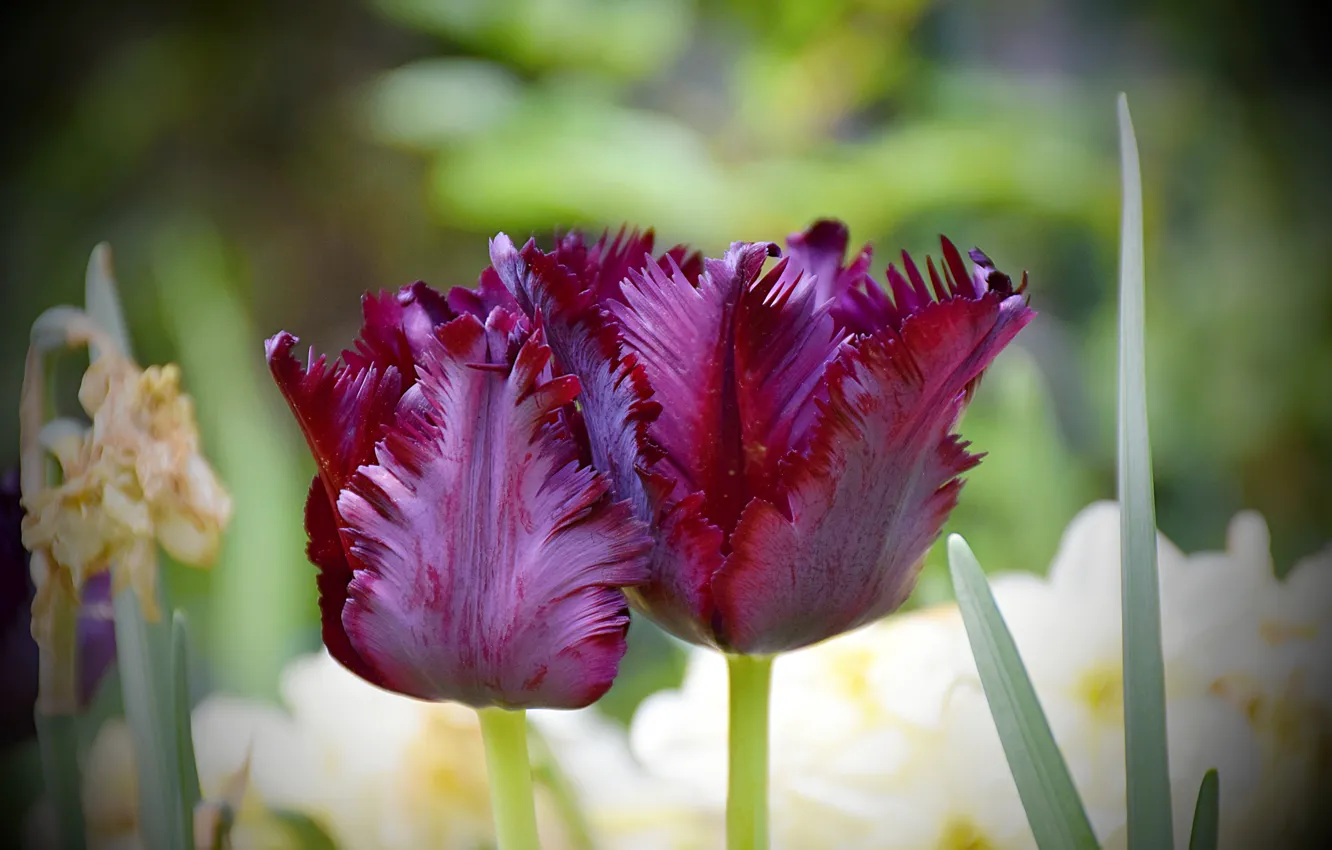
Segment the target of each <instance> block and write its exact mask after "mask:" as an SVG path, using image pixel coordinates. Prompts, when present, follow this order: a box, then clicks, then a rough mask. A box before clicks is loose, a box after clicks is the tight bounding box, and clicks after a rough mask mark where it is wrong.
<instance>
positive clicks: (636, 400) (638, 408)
mask: <svg viewBox="0 0 1332 850" xmlns="http://www.w3.org/2000/svg"><path fill="white" fill-rule="evenodd" d="M575 235H576V234H570V235H569V236H566V237H565V239H564V240H563V241H562V242H561V248H560V249H559V250H557V251H556V253H555V254H543V253H542V252H541V251H540V250H539V249H538V248H537V247H536V244H535V243H534V242H529V243H528V244H527V245H526V246H524V248H523V250H522V252H521V253H519V252H518V251H517V250H515V249H514V246H513V242H512V241H510V240H509V238H508V237H507V236H505V235H504V234H502V233H501V234H499V235H498V236H496V237H495V239H494V240H493V241H492V242H491V249H490V256H491V263H492V267H493V268H494V270H495V271H496V273H497V274H498V276H499V278H500V279H501V280H502V281H503V282H504V285H505V286H506V287H508V289H509V291H510V292H512V293H513V295H514V297H515V298H517V299H518V302H519V303H520V304H523V305H524V309H526V310H528V311H531V312H532V313H533V314H534V315H535V316H536V317H538V320H539V324H540V327H541V328H542V331H543V333H544V334H545V339H546V343H547V345H549V347H550V349H551V351H552V352H553V354H554V356H555V361H556V362H557V363H558V364H559V367H560V369H561V370H562V371H563V373H564V374H568V375H573V376H575V377H577V378H578V380H579V382H580V384H581V385H582V392H581V393H580V394H579V397H578V406H579V410H578V412H577V419H578V421H580V422H581V423H582V425H583V427H584V428H585V429H586V433H587V443H588V444H587V449H588V453H589V457H588V460H589V462H590V463H591V464H592V466H593V467H594V468H595V469H597V470H599V471H600V472H601V473H602V474H603V475H605V476H606V477H607V478H608V479H609V480H610V484H611V492H612V493H613V494H614V496H615V498H616V499H620V500H625V501H628V502H629V503H630V505H631V506H632V508H633V510H634V513H635V515H636V516H638V517H639V518H640V519H643V520H645V521H647V520H649V519H650V517H651V508H650V507H649V505H648V500H647V495H646V493H645V492H644V489H643V482H642V480H641V478H640V475H639V469H640V467H642V466H644V465H646V464H650V463H651V462H652V461H654V460H655V459H656V456H657V455H656V452H655V450H654V447H653V446H652V445H651V443H650V441H649V440H648V436H647V428H648V423H649V422H651V421H652V420H653V419H655V418H656V416H657V414H658V412H659V410H660V407H659V405H657V404H656V403H654V402H653V401H652V400H651V396H652V391H651V389H650V388H649V387H648V384H647V378H646V375H645V374H644V371H643V367H642V366H641V365H639V363H638V360H637V358H635V357H634V356H632V355H629V354H626V353H625V352H623V351H622V348H621V345H620V334H619V329H618V327H617V326H616V324H615V321H614V319H613V318H612V317H611V316H610V315H609V314H608V313H606V312H605V311H604V310H602V309H601V308H600V307H599V306H598V305H597V302H596V299H595V297H594V296H595V293H596V287H597V286H602V285H604V284H605V281H604V280H603V281H601V282H600V283H599V282H598V280H597V278H596V274H594V272H595V270H596V269H598V268H600V267H599V266H597V265H596V261H597V257H596V251H599V250H601V248H600V247H599V246H600V245H601V243H598V246H595V247H594V251H593V257H592V259H588V256H587V253H586V252H585V251H583V249H581V247H580V246H581V242H580V241H577V240H576V239H575V238H574V236H575ZM650 236H651V232H650V231H649V234H648V235H647V236H646V237H644V238H637V237H636V238H635V239H634V240H632V241H635V242H637V243H638V244H645V245H646V246H647V247H648V248H650V247H651V238H650ZM603 241H604V240H603ZM561 252H563V255H564V257H565V259H567V260H568V261H569V262H572V263H575V267H574V268H570V267H569V266H566V265H564V264H562V263H561V262H560V254H561ZM641 256H643V257H646V254H644V255H641ZM580 271H581V272H582V276H580V274H579V272H580ZM575 430H578V429H575Z"/></svg>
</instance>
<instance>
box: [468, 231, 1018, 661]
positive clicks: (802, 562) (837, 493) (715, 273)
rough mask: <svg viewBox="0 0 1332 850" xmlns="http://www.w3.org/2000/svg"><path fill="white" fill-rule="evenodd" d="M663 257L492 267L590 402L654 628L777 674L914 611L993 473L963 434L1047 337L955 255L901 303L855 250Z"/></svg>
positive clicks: (902, 294)
mask: <svg viewBox="0 0 1332 850" xmlns="http://www.w3.org/2000/svg"><path fill="white" fill-rule="evenodd" d="M788 246H789V255H788V256H787V257H786V258H784V259H781V260H780V261H778V262H776V263H775V264H773V265H772V266H771V267H770V268H768V269H767V271H766V273H765V271H764V269H765V266H766V265H767V264H768V260H769V258H771V257H777V256H779V255H780V250H779V248H778V246H776V245H775V244H771V243H745V242H736V243H733V244H732V245H731V247H730V249H729V250H728V251H727V252H726V254H725V255H724V256H723V257H722V258H720V259H709V260H706V261H703V262H699V260H698V259H697V257H696V256H691V255H688V254H687V252H686V251H685V250H684V249H681V248H676V249H673V250H671V251H669V252H667V253H666V254H664V255H662V256H660V257H656V258H654V257H653V256H652V254H651V248H652V242H651V235H650V233H649V234H648V235H647V236H645V237H639V236H637V235H631V236H629V237H628V239H627V240H626V239H624V238H623V237H622V238H619V239H616V240H614V241H610V240H608V239H604V238H603V239H602V240H601V241H600V242H598V243H596V244H594V245H591V246H589V245H587V243H586V242H585V241H584V240H583V239H582V237H581V236H580V235H578V234H576V233H575V234H571V235H569V236H567V237H565V238H564V239H563V240H561V242H560V243H559V244H558V245H557V246H556V248H555V250H554V251H552V252H550V253H544V252H542V251H541V250H539V249H538V248H537V247H536V245H535V244H534V243H531V242H529V243H528V244H527V245H526V246H524V247H523V248H522V249H521V250H518V249H516V248H515V247H514V245H513V243H512V242H510V241H509V239H508V238H507V237H505V236H503V235H502V234H501V235H500V236H499V237H498V238H496V240H495V241H494V242H493V243H492V246H491V259H492V268H493V271H494V273H495V274H496V275H497V276H498V278H499V279H500V281H502V282H503V283H504V285H505V287H506V288H507V289H508V290H509V291H510V292H511V293H512V294H513V296H514V298H515V300H516V301H517V302H518V304H519V305H520V306H521V307H522V309H523V310H524V312H525V313H526V314H527V315H528V316H529V317H530V318H531V320H532V322H533V323H534V324H535V325H537V326H540V327H542V328H543V329H544V331H545V333H546V336H547V340H548V342H549V344H550V346H551V348H552V350H553V351H554V352H555V356H556V361H557V369H558V370H560V371H561V372H563V373H566V374H571V375H574V376H577V377H578V378H579V379H580V380H581V381H582V384H583V387H584V398H583V400H582V402H581V405H582V406H581V411H580V412H581V419H582V422H583V426H584V428H585V432H586V435H587V439H588V452H589V457H590V459H591V460H592V462H593V463H594V464H595V465H596V467H597V468H598V469H600V470H602V471H603V472H604V473H605V474H606V476H607V477H608V478H609V479H610V481H611V482H612V484H613V486H614V490H615V495H616V497H617V498H620V499H623V500H627V501H628V502H629V503H630V504H632V505H633V506H634V510H635V513H636V514H637V515H638V516H639V517H640V518H641V519H643V520H644V521H645V522H648V523H650V524H651V527H652V532H653V536H654V538H655V543H654V546H653V549H652V555H651V562H650V576H649V579H648V581H647V582H646V584H643V585H642V586H640V587H636V588H634V589H632V590H631V591H630V594H631V597H632V598H633V599H634V600H635V601H636V603H637V604H638V606H639V607H641V608H642V609H643V610H644V611H646V612H647V613H648V614H649V615H650V616H652V617H653V618H654V619H655V620H656V621H657V622H658V623H660V624H661V625H662V626H664V627H665V628H666V629H668V630H669V631H671V632H673V633H675V634H676V635H678V636H680V637H682V638H684V639H686V640H690V641H693V642H696V643H701V644H707V645H711V646H714V647H717V648H719V649H721V650H724V651H726V652H728V653H731V654H753V655H770V654H775V653H778V652H782V651H786V650H791V649H795V648H798V647H801V646H806V645H809V644H812V643H816V642H818V641H821V640H824V639H825V638H829V637H832V636H834V635H837V634H840V633H842V632H845V631H848V630H850V629H854V628H856V627H857V626H860V625H863V624H865V623H868V622H870V621H872V620H875V619H877V618H879V617H882V616H884V615H885V614H888V613H890V612H891V611H893V610H894V609H896V608H897V607H899V606H900V605H901V604H902V603H903V602H904V601H905V600H906V598H907V596H908V595H909V594H910V592H911V590H912V588H913V587H914V584H915V580H916V576H917V574H918V572H919V569H920V565H921V563H922V561H923V559H924V556H925V554H926V551H927V550H928V548H929V547H930V545H931V544H932V543H933V542H934V540H936V539H937V537H938V535H939V533H940V530H941V528H942V526H943V523H944V521H945V520H946V519H947V517H948V514H949V512H950V511H951V510H952V509H953V507H954V505H955V504H956V503H957V498H958V492H959V490H960V489H961V487H962V479H961V477H960V476H961V475H962V474H963V473H964V472H966V471H967V470H968V469H970V468H972V467H973V466H975V465H976V463H977V462H978V461H979V456H977V455H973V454H971V453H969V452H968V451H967V445H968V444H967V443H965V442H963V441H962V440H961V439H960V438H959V437H958V435H957V434H956V433H955V426H956V424H957V421H958V418H959V416H960V415H961V413H962V410H963V407H964V405H965V404H966V402H967V401H968V400H969V398H970V395H971V393H972V391H973V390H974V388H975V386H976V384H977V382H978V381H979V380H980V377H981V375H982V373H983V372H984V370H985V368H986V367H987V366H988V365H989V364H990V362H991V361H992V360H993V359H994V357H995V356H996V355H997V354H998V353H999V352H1000V351H1001V350H1002V349H1003V348H1004V347H1005V346H1006V345H1007V344H1008V343H1009V342H1010V341H1012V339H1013V338H1014V336H1015V335H1016V334H1017V333H1018V331H1019V330H1020V329H1021V328H1022V327H1023V326H1024V325H1025V324H1026V323H1027V322H1028V321H1030V319H1031V318H1032V316H1033V315H1034V313H1033V312H1032V311H1031V310H1030V309H1029V308H1028V306H1027V303H1026V298H1025V295H1024V290H1025V286H1026V279H1025V276H1024V278H1023V281H1022V284H1021V285H1018V286H1014V284H1013V281H1012V279H1011V278H1009V276H1007V275H1005V274H1003V273H1002V272H1000V271H998V270H996V269H995V268H994V266H993V264H992V263H991V262H990V261H989V259H988V258H987V257H986V256H985V255H984V254H982V253H981V252H979V251H973V252H972V253H971V258H972V261H973V264H974V265H973V268H972V269H970V270H969V269H968V268H967V266H966V265H965V263H964V261H963V260H962V258H961V256H960V254H959V253H958V251H957V249H956V248H954V247H953V245H952V243H951V242H949V241H948V240H946V239H944V240H943V257H944V261H943V263H942V264H941V266H940V268H941V271H940V270H939V269H936V267H935V265H934V263H933V261H931V260H927V262H926V269H927V272H928V283H927V281H926V276H924V275H922V274H921V272H920V270H919V269H918V267H917V266H916V265H915V264H914V263H913V262H912V260H911V258H910V257H908V256H907V255H906V254H905V253H904V254H903V255H902V259H903V271H899V270H898V269H896V268H895V267H893V266H889V267H888V272H887V287H886V288H883V287H881V286H880V285H879V284H878V283H876V282H875V281H874V280H873V279H872V278H871V277H870V275H869V265H870V253H869V250H868V248H867V249H865V250H864V251H862V252H861V253H860V254H859V255H858V256H856V258H855V259H854V260H853V261H852V262H851V263H850V264H849V265H847V264H846V263H845V254H846V247H847V231H846V229H845V227H844V226H843V225H841V224H840V223H838V222H833V221H821V222H818V223H816V224H815V225H814V226H813V227H811V228H810V229H809V230H807V231H805V232H804V233H800V234H795V235H793V236H791V237H790V239H789V243H788Z"/></svg>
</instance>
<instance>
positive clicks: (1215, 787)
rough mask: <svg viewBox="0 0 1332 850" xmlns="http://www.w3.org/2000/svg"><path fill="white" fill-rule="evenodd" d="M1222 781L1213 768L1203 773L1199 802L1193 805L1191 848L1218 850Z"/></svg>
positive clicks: (1199, 789)
mask: <svg viewBox="0 0 1332 850" xmlns="http://www.w3.org/2000/svg"><path fill="white" fill-rule="evenodd" d="M1220 810H1221V782H1220V780H1219V779H1218V778H1217V775H1216V769H1215V768H1213V769H1211V770H1209V771H1207V772H1206V773H1204V774H1203V780H1202V785H1201V786H1200V787H1199V788H1198V802H1197V804H1196V805H1195V806H1194V807H1193V830H1192V832H1190V833H1189V850H1216V846H1217V842H1218V840H1219V839H1220V837H1221V836H1220V832H1219V820H1220V817H1221V811H1220Z"/></svg>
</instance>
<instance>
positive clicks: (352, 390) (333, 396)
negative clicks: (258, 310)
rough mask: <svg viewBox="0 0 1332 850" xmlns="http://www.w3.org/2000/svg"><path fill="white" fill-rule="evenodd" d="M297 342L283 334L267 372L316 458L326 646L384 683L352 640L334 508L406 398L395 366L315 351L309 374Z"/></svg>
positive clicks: (314, 524) (347, 574)
mask: <svg viewBox="0 0 1332 850" xmlns="http://www.w3.org/2000/svg"><path fill="white" fill-rule="evenodd" d="M296 342H297V340H296V337H294V336H292V335H291V334H289V333H286V332H282V333H279V334H277V335H276V336H274V337H273V338H272V339H270V340H268V342H267V343H266V344H265V350H266V353H267V356H268V367H269V369H270V371H271V372H272V373H273V378H274V380H276V381H277V385H278V388H279V389H280V390H281V391H282V395H283V396H284V397H285V398H286V400H287V405H288V406H289V407H290V408H291V412H292V413H293V414H294V415H295V416H296V422H297V424H299V425H300V428H301V432H302V433H303V434H304V435H305V440H306V442H307V443H308V444H309V446H310V452H311V454H313V455H314V458H315V465H316V467H317V468H318V474H317V475H316V476H315V478H314V480H313V481H312V482H311V483H310V492H309V494H308V495H307V497H306V500H305V530H306V533H307V534H308V535H309V544H308V545H307V547H306V555H307V557H309V559H310V563H312V564H314V565H315V566H316V567H317V568H318V569H319V576H318V579H317V584H318V587H319V611H320V620H321V622H322V631H323V638H324V644H325V645H326V646H327V647H328V650H329V652H330V653H331V654H332V655H333V657H334V658H336V659H337V660H338V661H340V662H341V663H342V664H343V665H344V666H346V667H347V669H349V670H351V671H353V672H354V673H356V674H358V675H360V676H362V677H363V678H365V679H368V680H369V681H372V682H376V683H378V677H377V676H376V675H375V673H374V671H373V669H372V668H370V667H369V666H368V665H367V664H366V663H365V661H364V660H363V659H362V658H361V657H360V656H359V655H358V654H357V652H356V650H355V649H354V648H353V647H352V646H351V644H350V643H348V641H347V636H346V635H345V634H344V633H343V630H342V608H343V605H344V604H345V603H346V601H347V586H348V585H349V584H351V580H352V570H353V568H354V565H353V564H352V563H351V562H350V561H349V560H348V557H347V553H346V551H345V550H344V549H343V546H342V541H341V540H340V538H339V535H338V520H337V517H336V515H335V514H334V512H333V503H334V500H336V499H337V497H338V493H339V492H340V491H341V490H342V488H343V487H344V486H345V485H346V483H347V481H348V479H349V478H350V477H351V475H352V473H354V472H355V470H356V468H357V467H358V466H360V465H361V464H363V463H367V462H369V461H370V460H371V459H372V458H373V457H374V444H375V441H376V440H377V439H379V437H380V436H381V434H382V433H383V431H384V429H385V427H386V426H387V425H388V424H389V422H391V421H392V418H393V413H394V409H395V407H396V406H397V404H398V400H399V398H400V396H401V395H402V380H401V375H400V373H399V371H398V369H397V367H395V366H388V367H386V368H382V367H379V366H376V365H374V364H365V365H362V366H360V367H359V368H355V367H352V366H349V365H347V364H346V363H337V364H335V365H334V366H331V367H330V366H329V365H328V362H327V359H326V358H325V357H323V356H319V357H315V356H314V354H313V352H311V355H310V360H309V365H308V366H307V367H306V368H304V369H302V368H301V365H300V363H298V362H297V361H296V358H295V357H293V356H292V354H291V350H292V348H293V347H295V345H296Z"/></svg>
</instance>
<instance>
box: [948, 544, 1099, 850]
mask: <svg viewBox="0 0 1332 850" xmlns="http://www.w3.org/2000/svg"><path fill="white" fill-rule="evenodd" d="M948 563H949V569H950V570H951V571H952V574H953V588H954V591H955V592H956V594H957V604H958V608H959V610H960V611H961V613H962V622H963V623H964V624H965V625H966V629H967V639H968V641H970V643H971V652H972V654H973V655H974V656H975V657H976V669H977V670H978V671H979V672H980V679H981V686H982V687H983V688H984V689H985V699H986V701H987V702H989V704H990V714H991V715H992V716H993V717H994V725H995V726H996V728H998V730H999V740H1000V742H1001V743H1002V744H1003V747H1004V755H1005V756H1006V757H1007V759H1008V768H1009V770H1011V771H1012V773H1013V780H1014V782H1015V783H1016V784H1017V789H1018V795H1019V796H1020V797H1021V798H1022V808H1023V809H1025V810H1026V813H1027V822H1028V823H1030V824H1031V831H1032V835H1034V836H1035V838H1036V845H1037V846H1038V847H1040V848H1041V850H1079V848H1095V847H1097V843H1096V835H1095V833H1094V832H1093V831H1092V827H1091V823H1090V822H1089V821H1088V820H1087V813H1086V812H1085V811H1084V810H1083V807H1082V800H1081V799H1080V798H1079V797H1078V791H1077V789H1076V788H1075V787H1074V786H1073V779H1072V777H1071V776H1070V775H1069V772H1068V765H1067V764H1065V763H1064V757H1063V755H1062V754H1061V753H1060V752H1059V745H1058V744H1056V743H1055V739H1054V735H1053V734H1052V733H1051V732H1050V724H1049V723H1048V722H1047V721H1046V719H1045V712H1044V711H1043V710H1042V709H1041V703H1040V700H1038V699H1037V697H1036V689H1035V688H1033V687H1032V684H1031V680H1030V679H1029V678H1028V677H1027V668H1026V666H1025V665H1024V664H1023V663H1022V657H1021V656H1020V655H1019V654H1018V649H1017V644H1016V643H1015V642H1014V641H1013V635H1012V634H1011V633H1010V632H1009V631H1008V626H1007V625H1006V624H1005V623H1004V618H1003V615H1002V614H1001V613H1000V612H999V606H998V605H997V604H996V603H995V601H994V594H993V593H992V592H991V591H990V584H989V582H988V581H986V579H985V573H984V572H982V570H981V566H980V564H979V563H978V562H977V561H976V556H975V555H973V554H972V553H971V549H970V548H969V547H968V546H967V543H966V541H965V540H963V539H962V538H961V537H960V536H959V535H956V534H953V535H950V536H949V538H948Z"/></svg>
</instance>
